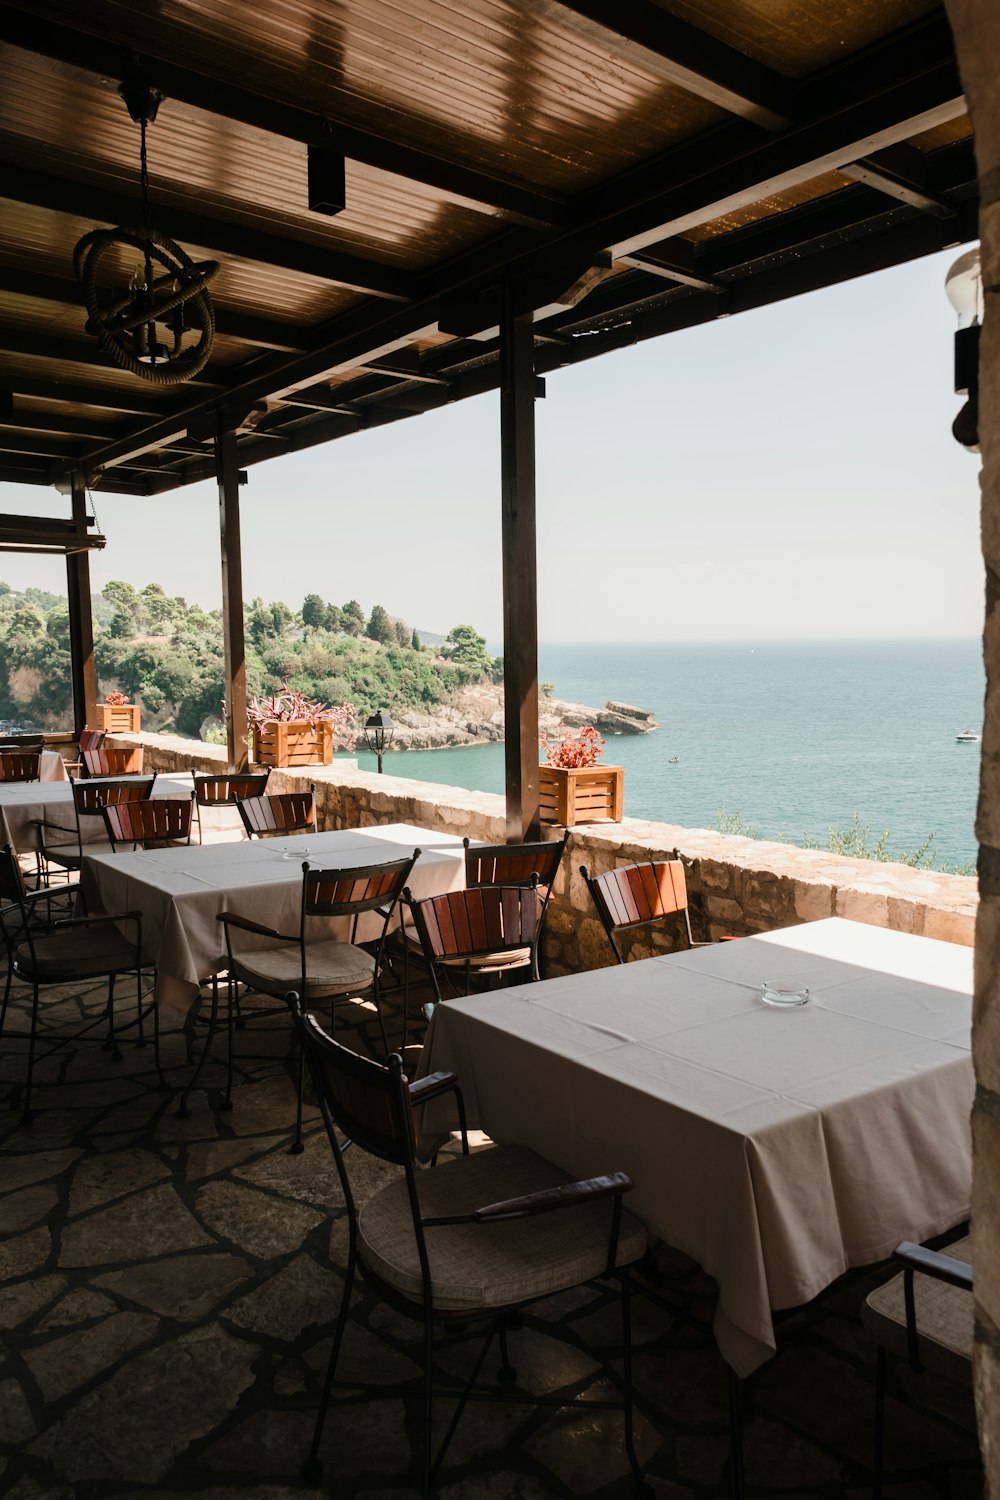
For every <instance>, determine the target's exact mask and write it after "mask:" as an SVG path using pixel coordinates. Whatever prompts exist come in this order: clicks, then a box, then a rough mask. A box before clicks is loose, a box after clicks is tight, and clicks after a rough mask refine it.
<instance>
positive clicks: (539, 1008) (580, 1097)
mask: <svg viewBox="0 0 1000 1500" xmlns="http://www.w3.org/2000/svg"><path fill="white" fill-rule="evenodd" d="M765 991H766V993H767V995H768V996H769V997H770V998H771V999H772V1000H773V999H774V998H775V992H778V996H777V998H779V999H780V998H784V999H786V1000H787V999H789V998H791V999H792V1000H793V1001H796V1002H801V1003H794V1004H782V1005H775V1004H769V1003H765V998H764V995H765ZM787 991H791V992H793V993H792V994H791V996H789V995H787V994H784V995H782V993H781V992H787ZM796 992H797V993H796ZM971 999H972V950H971V949H970V948H966V947H963V946H960V945H957V944H952V943H946V942H940V941H937V940H933V939H930V938H924V937H920V936H916V935H914V934H911V933H904V932H895V931H889V930H887V929H884V928H879V927H874V926H868V925H866V924H863V923H860V922H854V921H847V920H845V919H843V918H836V917H834V918H827V919H824V920H821V921H817V922H812V923H808V924H804V925H801V926H796V927H791V928H785V929H782V930H779V931H774V932H768V933H762V934H759V935H756V936H753V937H747V938H742V939H739V940H736V941H732V942H725V943H717V944H714V945H711V946H705V947H701V948H696V949H693V950H689V951H683V952H678V953H672V954H668V955H662V956H659V957H656V958H650V959H645V960H641V961H638V962H634V963H630V964H625V965H622V966H616V967H614V968H605V969H598V970H593V971H590V972H584V973H576V974H571V975H566V976H563V977H558V978H553V979H549V980H545V981H541V982H538V983H534V984H528V985H524V986H520V987H517V988H510V989H506V990H502V991H498V992H494V993H488V994H482V995H478V996H474V997H472V998H463V999H458V1000H447V1001H445V1002H444V1003H442V1004H439V1005H437V1006H436V1008H435V1010H434V1013H433V1016H432V1019H431V1023H430V1026H429V1028H428V1032H427V1037H426V1041H425V1044H424V1048H423V1052H422V1055H421V1059H420V1064H419V1068H418V1072H417V1076H418V1077H421V1076H423V1075H425V1074H427V1073H432V1072H437V1071H439V1070H445V1071H453V1072H455V1073H457V1075H458V1078H459V1082H460V1085H461V1089H462V1092H463V1094H464V1099H465V1107H466V1111H467V1116H468V1122H469V1124H470V1126H476V1127H478V1128H480V1129H481V1130H483V1131H485V1132H486V1133H487V1134H488V1135H489V1136H490V1137H492V1138H493V1139H494V1140H496V1141H502V1142H505V1143H510V1144H514V1145H520V1146H525V1147H528V1148H530V1149H532V1150H534V1151H536V1152H538V1153H539V1154H540V1155H542V1156H544V1157H546V1158H548V1159H549V1160H551V1161H553V1162H555V1163H556V1164H557V1165H558V1166H560V1167H562V1168H563V1169H565V1170H566V1171H569V1172H571V1173H572V1174H573V1175H574V1176H579V1177H587V1176H592V1175H595V1174H599V1173H604V1172H611V1171H624V1172H627V1173H628V1174H629V1175H630V1176H631V1177H632V1179H633V1181H634V1184H635V1186H634V1190H633V1191H632V1192H631V1193H630V1194H629V1199H628V1207H629V1210H630V1212H632V1213H634V1214H635V1215H636V1216H637V1217H638V1218H639V1219H641V1220H642V1221H643V1222H644V1223H645V1224H646V1226H647V1228H648V1229H649V1231H650V1233H651V1234H652V1235H653V1236H655V1237H658V1238H659V1239H661V1240H663V1241H665V1242H666V1243H667V1244H669V1245H671V1246H673V1247H674V1248H676V1249H678V1250H680V1251H683V1252H685V1253H687V1254H688V1255H690V1256H691V1257H693V1259H694V1260H696V1261H697V1262H698V1263H699V1264H700V1265H701V1266H702V1267H703V1268H704V1270H705V1271H707V1272H708V1273H709V1274H710V1275H711V1276H713V1277H714V1278H715V1280H716V1282H717V1283H718V1300H717V1304H716V1309H715V1315H714V1323H713V1328H714V1333H715V1337H716V1341H717V1343H718V1346H719V1349H720V1351H721V1353H722V1355H723V1357H724V1358H725V1360H726V1361H727V1362H728V1364H729V1366H730V1368H731V1370H732V1371H733V1372H735V1374H736V1375H737V1376H740V1377H745V1376H747V1375H749V1374H751V1373H752V1372H753V1370H755V1369H756V1368H758V1367H759V1366H760V1365H761V1364H763V1363H764V1362H765V1361H766V1360H767V1359H768V1358H769V1357H770V1356H771V1355H772V1354H773V1353H774V1351H775V1347H776V1340H775V1329H774V1315H775V1313H777V1312H779V1311H780V1310H783V1309H789V1308H795V1307H800V1306H802V1305H804V1304H805V1303H807V1302H810V1301H811V1300H812V1299H813V1298H814V1297H816V1296H817V1295H818V1294H819V1293H820V1292H821V1291H822V1290H823V1289H824V1288H826V1287H827V1286H829V1285H830V1284H831V1283H832V1282H833V1281H835V1280H836V1279H837V1278H838V1277H839V1276H840V1275H842V1274H843V1273H844V1272H845V1271H847V1270H848V1269H850V1268H851V1267H856V1266H863V1265H869V1264H872V1263H875V1262H878V1261H880V1260H882V1259H884V1258H886V1257H887V1256H889V1255H890V1254H891V1252H892V1250H893V1249H894V1247H895V1246H896V1245H897V1244H898V1243H899V1242H900V1241H901V1240H904V1239H908V1240H914V1241H921V1240H925V1239H928V1238H929V1237H931V1236H933V1235H936V1234H939V1233H943V1232H944V1231H945V1230H948V1229H950V1228H952V1227H953V1226H955V1225H957V1224H959V1223H961V1222H962V1221H963V1220H965V1219H966V1218H967V1217H968V1214H969V1203H970V1192H971V1140H970V1123H969V1117H970V1110H971V1106H972V1098H973V1089H974V1082H973V1070H972V1060H971V1053H970V1029H971ZM457 1123H458V1122H457V1117H456V1115H455V1113H454V1105H453V1104H452V1102H451V1100H450V1098H449V1097H448V1096H446V1097H445V1098H443V1099H441V1100H437V1101H434V1102H433V1103H432V1104H429V1105H427V1106H426V1107H425V1109H424V1113H423V1120H422V1124H421V1127H420V1129H421V1149H422V1152H423V1153H424V1154H425V1155H427V1156H429V1155H431V1154H432V1153H433V1151H434V1150H435V1149H436V1147H437V1146H438V1145H439V1144H440V1142H441V1140H442V1139H443V1138H444V1137H445V1136H446V1135H447V1134H448V1132H449V1131H452V1130H454V1129H455V1128H457Z"/></svg>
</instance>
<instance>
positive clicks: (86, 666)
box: [66, 474, 97, 739]
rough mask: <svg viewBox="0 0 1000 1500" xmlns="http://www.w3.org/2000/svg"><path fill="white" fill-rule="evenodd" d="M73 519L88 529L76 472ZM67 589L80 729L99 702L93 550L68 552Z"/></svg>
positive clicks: (75, 730)
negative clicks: (95, 642)
mask: <svg viewBox="0 0 1000 1500" xmlns="http://www.w3.org/2000/svg"><path fill="white" fill-rule="evenodd" d="M70 499H71V502H72V506H73V521H74V524H75V525H76V526H77V527H78V528H79V530H80V531H81V533H83V532H86V529H87V491H86V488H85V487H84V483H83V479H82V477H81V476H80V475H78V474H74V475H73V485H72V489H71V490H70ZM66 593H67V596H68V603H69V657H70V671H71V675H72V680H73V733H74V734H75V735H76V736H77V738H78V739H79V736H80V732H81V730H83V729H84V728H85V727H86V725H87V723H88V722H89V721H90V719H92V718H93V717H94V705H95V704H96V703H97V672H96V669H95V667H94V620H93V613H92V607H91V598H90V553H89V552H88V551H86V550H83V551H82V552H67V554H66Z"/></svg>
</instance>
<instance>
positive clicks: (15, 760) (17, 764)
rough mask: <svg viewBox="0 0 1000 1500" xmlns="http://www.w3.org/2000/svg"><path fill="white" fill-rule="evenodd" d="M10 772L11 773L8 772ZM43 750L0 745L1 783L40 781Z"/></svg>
mask: <svg viewBox="0 0 1000 1500" xmlns="http://www.w3.org/2000/svg"><path fill="white" fill-rule="evenodd" d="M8 773H10V774H8ZM41 775H42V752H41V750H40V749H38V750H21V749H18V748H15V747H14V746H11V747H10V749H7V748H6V747H5V746H3V745H0V783H8V784H10V783H14V782H27V781H40V780H41Z"/></svg>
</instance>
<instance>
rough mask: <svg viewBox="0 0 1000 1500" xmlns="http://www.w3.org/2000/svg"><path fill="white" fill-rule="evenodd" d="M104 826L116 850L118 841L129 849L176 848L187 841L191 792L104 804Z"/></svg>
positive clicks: (182, 845) (188, 836)
mask: <svg viewBox="0 0 1000 1500" xmlns="http://www.w3.org/2000/svg"><path fill="white" fill-rule="evenodd" d="M102 811H103V813H104V826H105V828H106V829H107V833H108V841H109V843H110V844H111V848H112V850H113V851H114V852H115V853H116V854H117V853H118V848H119V846H120V845H121V844H131V845H132V848H133V849H136V848H142V849H180V848H183V847H185V846H186V845H188V844H190V842H191V825H192V822H193V820H194V792H192V793H191V795H190V797H149V798H144V799H142V800H139V801H122V802H112V803H110V804H105V806H104V807H103V809H102Z"/></svg>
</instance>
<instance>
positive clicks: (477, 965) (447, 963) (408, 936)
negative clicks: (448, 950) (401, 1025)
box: [402, 923, 531, 970]
mask: <svg viewBox="0 0 1000 1500" xmlns="http://www.w3.org/2000/svg"><path fill="white" fill-rule="evenodd" d="M402 936H403V941H404V943H405V944H406V946H407V948H408V949H409V951H410V952H411V953H413V954H416V955H417V957H419V958H423V955H424V950H423V947H422V945H421V942H420V939H419V937H418V936H417V931H416V928H415V927H414V926H413V925H412V923H407V924H406V925H405V926H404V927H403V929H402ZM467 962H468V965H469V968H470V969H472V970H479V969H520V968H523V967H524V965H525V964H530V963H531V949H530V948H514V949H512V950H510V951H509V952H506V953H480V954H478V955H477V956H476V957H475V958H470V959H468V960H466V959H464V958H441V959H438V963H440V964H441V965H442V966H443V967H444V968H448V969H464V968H465V965H466V963H467Z"/></svg>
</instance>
